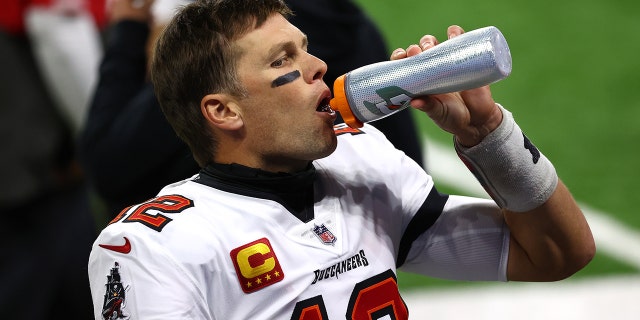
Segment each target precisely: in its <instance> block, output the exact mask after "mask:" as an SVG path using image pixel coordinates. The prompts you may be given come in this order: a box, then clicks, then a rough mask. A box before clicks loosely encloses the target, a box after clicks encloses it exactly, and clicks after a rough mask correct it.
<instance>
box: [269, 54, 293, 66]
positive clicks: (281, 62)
mask: <svg viewBox="0 0 640 320" xmlns="http://www.w3.org/2000/svg"><path fill="white" fill-rule="evenodd" d="M287 61H289V57H282V58H280V59H278V60H276V61H274V62H272V63H271V67H273V68H280V67H282V66H284V65H285V63H286V62H287Z"/></svg>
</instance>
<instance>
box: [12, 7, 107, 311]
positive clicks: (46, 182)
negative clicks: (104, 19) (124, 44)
mask: <svg viewBox="0 0 640 320" xmlns="http://www.w3.org/2000/svg"><path fill="white" fill-rule="evenodd" d="M101 6H104V2H102V1H91V2H86V3H83V2H79V1H76V2H74V3H72V2H71V1H53V0H52V1H47V0H42V1H18V0H8V1H4V2H3V4H2V10H0V70H2V72H0V101H1V102H0V130H2V133H1V134H0V139H2V140H1V142H2V145H3V146H4V150H5V152H3V156H2V157H0V215H1V217H2V223H0V242H1V243H2V245H1V247H2V258H1V259H0V283H2V285H0V310H2V311H1V312H2V313H1V314H2V316H1V317H2V318H3V319H37V320H41V319H54V318H61V317H62V318H66V319H89V318H91V317H92V311H91V298H90V291H89V288H88V284H89V282H88V279H87V276H86V273H87V266H86V260H87V259H88V257H89V252H90V249H91V244H92V242H93V240H94V239H95V236H96V230H95V229H96V228H95V221H94V219H93V216H92V212H91V210H90V204H89V200H88V193H87V184H86V183H85V179H84V175H83V172H82V169H81V168H80V166H79V165H78V161H77V157H76V156H77V153H76V148H75V146H76V139H75V134H77V132H78V131H79V130H80V127H81V126H82V122H83V117H84V115H83V114H84V113H83V112H84V111H83V110H85V109H86V104H87V94H86V92H87V91H88V90H90V89H91V88H90V85H89V84H86V82H87V81H88V80H87V79H90V78H91V74H90V73H91V72H95V71H94V70H91V69H88V70H82V68H84V69H86V68H87V65H90V64H91V61H96V60H97V59H99V58H100V56H87V55H85V54H86V53H87V52H88V51H85V50H84V49H88V48H93V49H92V51H91V52H92V53H90V54H96V53H99V51H98V50H95V49H96V46H99V42H100V38H99V33H98V32H97V31H98V30H99V29H100V23H101V18H100V17H101V13H100V12H102V11H101V9H100V8H101ZM91 10H93V11H91ZM87 22H89V23H87ZM76 27H80V28H82V29H76ZM73 35H77V37H76V38H75V40H76V42H74V43H73V47H78V48H83V47H84V49H80V50H75V49H72V48H69V47H70V44H69V43H66V42H59V41H58V40H60V39H63V38H66V39H69V38H68V37H69V36H72V37H73ZM84 39H89V40H87V41H90V43H87V42H85V41H84ZM58 49H59V51H57V50H58ZM67 54H73V55H74V56H68V55H67ZM47 55H50V56H51V57H49V58H52V57H53V58H54V59H53V60H50V61H43V60H42V59H43V58H45V57H46V56H47ZM83 55H84V56H83ZM79 56H81V57H82V59H85V60H84V61H88V63H87V64H84V63H81V62H80V60H78V59H77V57H79ZM74 61H75V63H76V64H80V65H81V66H82V68H81V69H77V70H69V69H67V68H65V66H66V65H68V64H69V63H73V62H74ZM55 64H57V65H58V68H57V71H55V70H54V69H52V68H50V67H51V66H52V65H55ZM52 72H53V73H52ZM81 82H84V83H85V85H83V86H80V87H79V86H78V85H77V84H78V83H81ZM81 91H82V92H81ZM83 96H84V98H83ZM63 97H66V98H70V99H64V98H63ZM72 97H73V98H72ZM82 99H84V101H83V100H82Z"/></svg>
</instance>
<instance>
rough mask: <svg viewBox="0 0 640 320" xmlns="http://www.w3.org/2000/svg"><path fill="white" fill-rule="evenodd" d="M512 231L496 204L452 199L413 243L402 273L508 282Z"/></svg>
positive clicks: (479, 200) (449, 199) (453, 278)
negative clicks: (507, 274)
mask: <svg viewBox="0 0 640 320" xmlns="http://www.w3.org/2000/svg"><path fill="white" fill-rule="evenodd" d="M509 237H510V235H509V229H508V227H507V225H506V223H505V221H504V218H503V215H502V213H501V211H500V209H499V208H498V206H497V205H496V204H495V202H493V201H491V200H486V199H479V198H471V197H463V196H453V195H452V196H449V198H448V200H447V202H446V204H445V205H444V208H443V211H442V214H441V215H440V217H438V219H437V220H436V221H435V223H434V224H433V226H432V227H431V228H429V229H428V230H427V231H425V232H424V233H423V234H421V235H420V236H419V237H418V238H417V239H416V240H415V241H413V244H412V247H411V250H410V252H409V254H408V258H407V261H406V262H405V264H404V265H403V266H402V268H401V270H403V271H407V272H411V273H418V274H423V275H426V276H431V277H436V278H443V279H452V280H470V281H474V280H477V281H507V277H506V272H507V271H506V270H507V258H508V253H509Z"/></svg>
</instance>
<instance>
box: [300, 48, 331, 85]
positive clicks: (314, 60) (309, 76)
mask: <svg viewBox="0 0 640 320" xmlns="http://www.w3.org/2000/svg"><path fill="white" fill-rule="evenodd" d="M306 66H307V67H306V68H305V70H304V71H305V72H304V78H305V79H304V80H305V81H306V82H307V83H312V82H314V81H316V80H322V77H324V75H325V74H326V73H327V64H326V63H325V62H324V61H322V60H321V59H320V58H318V57H316V56H314V55H312V54H310V53H307V63H306Z"/></svg>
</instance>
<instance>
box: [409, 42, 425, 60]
mask: <svg viewBox="0 0 640 320" xmlns="http://www.w3.org/2000/svg"><path fill="white" fill-rule="evenodd" d="M421 52H422V49H420V47H419V46H418V45H417V44H412V45H410V46H409V47H407V57H412V56H415V55H417V54H419V53H421Z"/></svg>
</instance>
